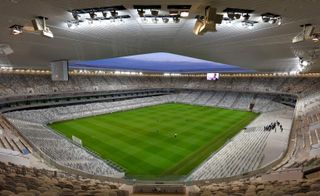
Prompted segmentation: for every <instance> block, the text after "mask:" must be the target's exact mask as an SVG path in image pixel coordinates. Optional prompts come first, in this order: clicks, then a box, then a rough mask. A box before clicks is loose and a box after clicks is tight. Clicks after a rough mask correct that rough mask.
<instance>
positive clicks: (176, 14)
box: [133, 5, 191, 24]
mask: <svg viewBox="0 0 320 196" xmlns="http://www.w3.org/2000/svg"><path fill="white" fill-rule="evenodd" d="M133 8H134V9H136V10H137V13H138V15H139V16H140V18H141V20H142V22H148V21H149V19H151V21H152V22H153V23H155V24H157V23H158V22H159V21H160V19H161V20H162V22H163V23H169V22H170V19H171V20H172V22H173V23H179V22H180V18H186V17H188V16H189V10H190V8H191V5H168V6H167V9H168V10H169V14H159V10H161V5H134V6H133ZM147 12H149V13H150V14H148V13H147Z"/></svg>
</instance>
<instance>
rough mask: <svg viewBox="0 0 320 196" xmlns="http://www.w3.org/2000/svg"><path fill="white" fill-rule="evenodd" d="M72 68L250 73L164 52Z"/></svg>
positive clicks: (75, 64) (77, 64) (78, 63)
mask: <svg viewBox="0 0 320 196" xmlns="http://www.w3.org/2000/svg"><path fill="white" fill-rule="evenodd" d="M69 65H70V66H71V67H72V68H97V69H109V70H132V71H150V72H170V73H173V72H178V73H182V72H189V73H195V72H200V73H203V72H251V71H252V70H248V69H244V68H240V67H237V66H232V65H226V64H221V63H216V62H211V61H205V60H201V59H196V58H191V57H187V56H182V55H176V54H171V53H165V52H158V53H150V54H141V55H133V56H126V57H116V58H110V59H100V60H93V61H72V62H70V64H69Z"/></svg>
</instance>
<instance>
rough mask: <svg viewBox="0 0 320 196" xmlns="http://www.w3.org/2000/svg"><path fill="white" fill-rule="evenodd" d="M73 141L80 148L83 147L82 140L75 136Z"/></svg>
mask: <svg viewBox="0 0 320 196" xmlns="http://www.w3.org/2000/svg"><path fill="white" fill-rule="evenodd" d="M72 141H73V142H75V143H76V144H79V145H80V146H82V140H81V139H80V138H77V137H76V136H74V135H72Z"/></svg>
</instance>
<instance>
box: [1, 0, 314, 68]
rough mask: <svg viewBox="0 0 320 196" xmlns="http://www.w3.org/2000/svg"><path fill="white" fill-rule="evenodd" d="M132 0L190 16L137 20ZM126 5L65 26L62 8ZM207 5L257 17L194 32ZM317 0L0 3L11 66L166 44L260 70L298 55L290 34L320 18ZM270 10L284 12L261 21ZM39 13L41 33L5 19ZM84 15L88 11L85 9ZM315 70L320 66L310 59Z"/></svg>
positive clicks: (290, 62) (24, 20)
mask: <svg viewBox="0 0 320 196" xmlns="http://www.w3.org/2000/svg"><path fill="white" fill-rule="evenodd" d="M133 4H161V5H162V7H163V8H164V9H163V10H161V12H163V13H167V11H168V10H166V6H167V5H169V4H181V5H182V4H191V5H192V8H191V10H190V16H189V18H187V19H182V20H181V22H180V23H178V24H175V23H173V22H172V21H170V22H169V23H168V24H163V23H162V21H159V22H158V24H153V23H152V22H148V23H145V22H143V21H141V18H140V17H139V16H138V14H137V12H136V10H134V9H133ZM111 5H124V6H125V7H126V8H128V10H125V11H122V13H123V14H128V15H130V16H131V18H130V19H128V20H125V22H124V23H121V22H119V21H118V22H116V23H112V22H110V21H101V22H99V21H97V22H95V24H93V25H89V24H88V23H87V22H84V24H83V25H81V26H80V27H78V28H76V29H69V28H68V27H67V25H66V23H65V22H66V20H70V19H72V16H71V14H70V13H69V12H67V10H70V9H78V8H88V7H99V6H111ZM207 5H211V6H215V7H217V9H218V11H219V12H221V11H222V10H223V9H225V8H227V7H236V8H245V9H254V10H255V12H254V15H253V16H252V19H254V20H257V21H259V23H258V24H257V25H256V27H255V28H254V29H252V30H250V29H246V28H244V27H243V26H242V25H241V23H240V22H236V23H234V24H233V25H232V26H228V25H226V24H224V23H223V24H221V25H218V27H217V29H218V32H216V33H207V34H206V35H204V36H195V35H194V34H193V33H192V28H193V26H194V23H195V19H194V17H195V15H197V14H203V10H204V7H205V6H207ZM319 7H320V1H319V0H304V1H302V0H281V1H279V0H232V1H226V0H212V1H210V0H161V1H160V0H152V1H150V0H136V1H134V0H126V1H125V0H123V1H121V0H108V1H106V0H90V1H84V0H68V1H64V0H28V1H26V0H2V1H1V7H0V17H1V20H0V28H2V29H1V31H0V40H1V43H7V44H9V45H10V46H11V47H12V49H13V50H14V53H13V54H12V55H9V56H8V57H9V59H10V61H11V62H12V63H13V64H14V66H17V67H21V66H24V67H47V66H48V65H49V62H50V61H51V60H56V59H64V58H66V59H70V60H94V59H102V58H111V57H119V56H126V55H134V54H143V53H151V52H170V53H175V54H180V55H186V56H190V57H195V58H200V59H204V60H210V61H215V62H220V63H225V64H231V65H236V66H241V67H243V68H249V69H255V70H258V71H290V70H292V69H294V68H295V67H296V64H297V60H296V58H295V56H294V55H293V53H292V52H291V40H292V38H293V36H295V35H296V34H297V33H298V32H299V31H301V28H300V27H299V25H301V24H306V23H313V24H320V17H319V14H318V13H319ZM265 12H272V13H276V14H280V15H282V16H283V24H282V25H281V26H280V27H278V26H276V25H270V24H265V23H262V22H261V19H260V17H259V16H260V14H262V13H265ZM38 15H44V16H47V17H48V18H49V20H48V25H49V27H50V29H51V30H52V32H53V33H54V35H55V38H54V39H47V38H44V37H42V36H39V35H38V34H36V33H34V32H25V33H23V34H22V35H19V36H11V35H10V29H9V28H8V27H9V26H11V25H13V24H21V25H24V26H29V27H30V26H31V19H32V18H33V17H35V16H38ZM88 17H89V16H88ZM314 70H320V68H319V67H314Z"/></svg>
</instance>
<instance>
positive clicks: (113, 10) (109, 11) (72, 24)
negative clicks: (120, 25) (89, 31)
mask: <svg viewBox="0 0 320 196" xmlns="http://www.w3.org/2000/svg"><path fill="white" fill-rule="evenodd" d="M122 10H126V8H125V7H124V6H122V5H120V6H111V7H98V8H85V9H74V10H69V12H70V13H71V14H72V17H73V19H72V20H68V21H66V24H67V27H68V28H70V29H74V28H76V27H78V26H79V25H80V24H81V23H83V22H85V21H87V22H88V24H93V23H94V21H100V22H101V21H110V22H116V21H119V22H124V19H128V18H130V15H121V14H119V11H122Z"/></svg>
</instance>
